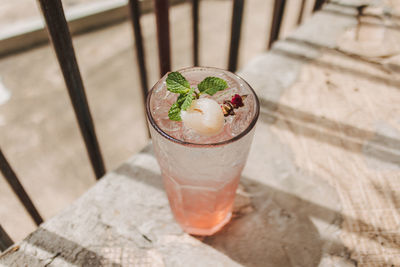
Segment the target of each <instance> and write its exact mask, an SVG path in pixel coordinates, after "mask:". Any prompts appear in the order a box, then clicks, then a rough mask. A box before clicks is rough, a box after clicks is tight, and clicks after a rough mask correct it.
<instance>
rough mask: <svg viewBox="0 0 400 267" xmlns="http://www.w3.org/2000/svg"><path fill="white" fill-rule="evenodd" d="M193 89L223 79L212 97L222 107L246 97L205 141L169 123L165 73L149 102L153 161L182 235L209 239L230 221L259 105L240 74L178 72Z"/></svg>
mask: <svg viewBox="0 0 400 267" xmlns="http://www.w3.org/2000/svg"><path fill="white" fill-rule="evenodd" d="M179 72H180V73H181V74H182V75H183V76H184V77H185V78H186V79H187V80H188V81H189V83H190V84H191V86H196V85H197V84H198V83H199V82H201V81H202V80H203V79H204V78H205V77H208V76H214V77H219V78H222V79H224V80H225V81H227V83H228V88H227V89H225V90H224V91H221V92H218V93H217V94H215V95H214V96H212V97H210V96H207V97H210V98H212V99H214V100H216V101H217V102H218V103H220V104H222V103H223V101H224V100H226V99H229V98H230V97H232V96H233V95H235V94H239V95H246V98H245V101H244V103H245V105H244V107H242V108H239V109H238V110H235V113H236V114H235V115H234V116H229V117H225V125H224V128H223V131H222V132H221V133H219V134H217V135H216V136H212V137H207V136H200V135H196V134H195V133H193V132H192V131H191V130H190V129H186V128H185V126H184V124H183V123H182V122H176V121H171V120H169V118H168V110H169V108H170V106H171V105H172V103H174V102H175V101H176V97H177V95H176V94H172V93H171V92H169V91H167V89H166V82H165V80H166V78H167V75H165V76H164V77H162V78H161V80H160V81H158V82H157V83H156V84H155V85H154V87H153V88H152V90H151V91H150V93H149V96H148V98H147V105H146V111H147V118H148V122H149V125H150V127H149V128H150V133H151V137H152V141H153V147H154V151H155V155H156V157H157V161H158V163H159V165H160V167H161V173H162V177H163V183H164V187H165V190H166V192H167V195H168V200H169V203H170V207H171V210H172V212H173V214H174V217H175V219H176V221H177V222H178V223H179V224H180V226H181V227H182V228H183V229H184V231H186V232H188V233H190V234H195V235H212V234H214V233H215V232H217V231H218V230H220V229H221V228H222V227H223V226H224V225H225V224H226V223H227V222H228V221H229V220H230V218H231V214H232V206H233V202H234V199H235V193H236V189H237V186H238V183H239V178H240V176H241V172H242V170H243V168H244V166H245V163H246V160H247V156H248V153H249V149H250V145H251V142H252V139H253V135H254V129H255V127H254V126H255V124H256V121H257V119H258V115H259V110H260V107H259V102H258V98H257V96H256V94H255V93H254V91H253V89H252V88H251V87H250V85H249V84H248V83H247V82H245V81H244V80H243V79H242V78H240V77H239V76H237V75H235V74H233V73H231V72H228V71H225V70H222V69H217V68H208V67H207V68H206V67H192V68H186V69H182V70H179Z"/></svg>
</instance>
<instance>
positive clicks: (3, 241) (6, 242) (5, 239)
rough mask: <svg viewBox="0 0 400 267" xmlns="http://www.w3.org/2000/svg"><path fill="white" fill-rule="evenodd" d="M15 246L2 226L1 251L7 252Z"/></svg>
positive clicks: (0, 232) (0, 236) (0, 230)
mask: <svg viewBox="0 0 400 267" xmlns="http://www.w3.org/2000/svg"><path fill="white" fill-rule="evenodd" d="M13 244H14V242H13V241H12V240H11V238H10V237H9V236H8V234H7V233H6V231H5V230H4V229H3V227H1V225H0V251H4V250H6V249H7V248H9V247H10V246H12V245H13Z"/></svg>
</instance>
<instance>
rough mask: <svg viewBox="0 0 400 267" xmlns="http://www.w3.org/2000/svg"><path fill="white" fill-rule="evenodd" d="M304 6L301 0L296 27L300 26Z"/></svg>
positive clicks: (304, 2)
mask: <svg viewBox="0 0 400 267" xmlns="http://www.w3.org/2000/svg"><path fill="white" fill-rule="evenodd" d="M305 6H306V0H301V6H300V10H299V17H298V18H297V25H300V24H301V22H302V21H303V13H304V7H305Z"/></svg>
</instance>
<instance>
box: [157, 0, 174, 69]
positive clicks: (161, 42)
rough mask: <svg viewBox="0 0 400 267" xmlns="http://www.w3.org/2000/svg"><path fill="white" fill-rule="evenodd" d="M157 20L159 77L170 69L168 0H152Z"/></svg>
mask: <svg viewBox="0 0 400 267" xmlns="http://www.w3.org/2000/svg"><path fill="white" fill-rule="evenodd" d="M154 7H155V8H154V9H155V13H156V22H157V41H158V58H159V62H160V77H162V76H164V74H165V73H167V72H168V71H170V70H171V50H170V38H169V9H168V0H154Z"/></svg>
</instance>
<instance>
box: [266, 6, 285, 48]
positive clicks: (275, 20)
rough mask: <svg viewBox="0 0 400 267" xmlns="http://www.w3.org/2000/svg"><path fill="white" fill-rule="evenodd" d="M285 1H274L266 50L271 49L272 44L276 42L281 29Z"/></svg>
mask: <svg viewBox="0 0 400 267" xmlns="http://www.w3.org/2000/svg"><path fill="white" fill-rule="evenodd" d="M285 4H286V0H275V3H274V13H273V16H272V25H271V31H270V35H269V40H268V49H270V48H271V46H272V44H273V43H274V42H275V41H276V40H278V38H279V32H280V29H281V24H282V18H283V12H284V11H285Z"/></svg>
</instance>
